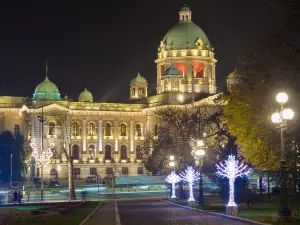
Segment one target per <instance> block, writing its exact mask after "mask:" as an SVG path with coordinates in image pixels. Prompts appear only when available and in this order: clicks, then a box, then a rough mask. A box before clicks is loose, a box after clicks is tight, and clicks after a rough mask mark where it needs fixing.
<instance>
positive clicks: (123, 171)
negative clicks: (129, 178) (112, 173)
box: [122, 167, 129, 175]
mask: <svg viewBox="0 0 300 225" xmlns="http://www.w3.org/2000/svg"><path fill="white" fill-rule="evenodd" d="M128 174H129V172H128V167H122V175H128Z"/></svg>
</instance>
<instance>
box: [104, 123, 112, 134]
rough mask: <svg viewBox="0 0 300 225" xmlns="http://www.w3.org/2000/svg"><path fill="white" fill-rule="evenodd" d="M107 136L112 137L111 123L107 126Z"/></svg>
mask: <svg viewBox="0 0 300 225" xmlns="http://www.w3.org/2000/svg"><path fill="white" fill-rule="evenodd" d="M105 136H111V126H110V124H109V123H106V124H105Z"/></svg>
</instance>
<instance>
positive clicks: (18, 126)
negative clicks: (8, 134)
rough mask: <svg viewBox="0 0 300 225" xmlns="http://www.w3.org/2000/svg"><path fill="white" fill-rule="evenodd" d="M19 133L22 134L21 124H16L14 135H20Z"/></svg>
mask: <svg viewBox="0 0 300 225" xmlns="http://www.w3.org/2000/svg"><path fill="white" fill-rule="evenodd" d="M18 134H20V125H19V124H15V125H14V135H18Z"/></svg>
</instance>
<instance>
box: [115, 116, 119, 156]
mask: <svg viewBox="0 0 300 225" xmlns="http://www.w3.org/2000/svg"><path fill="white" fill-rule="evenodd" d="M114 138H115V151H116V152H117V151H118V150H119V145H118V144H119V122H118V121H117V120H115V122H114Z"/></svg>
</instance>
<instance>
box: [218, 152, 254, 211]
mask: <svg viewBox="0 0 300 225" xmlns="http://www.w3.org/2000/svg"><path fill="white" fill-rule="evenodd" d="M216 167H217V170H218V171H217V175H219V176H222V177H227V178H228V179H229V201H228V204H227V206H234V207H236V206H237V205H236V204H235V202H234V181H235V179H236V178H237V177H242V176H244V175H247V174H248V173H249V169H248V168H247V167H248V166H247V165H246V164H244V163H243V162H242V163H239V161H238V160H236V159H235V156H234V155H229V156H228V159H227V160H225V164H223V163H222V162H220V163H219V164H216Z"/></svg>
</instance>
